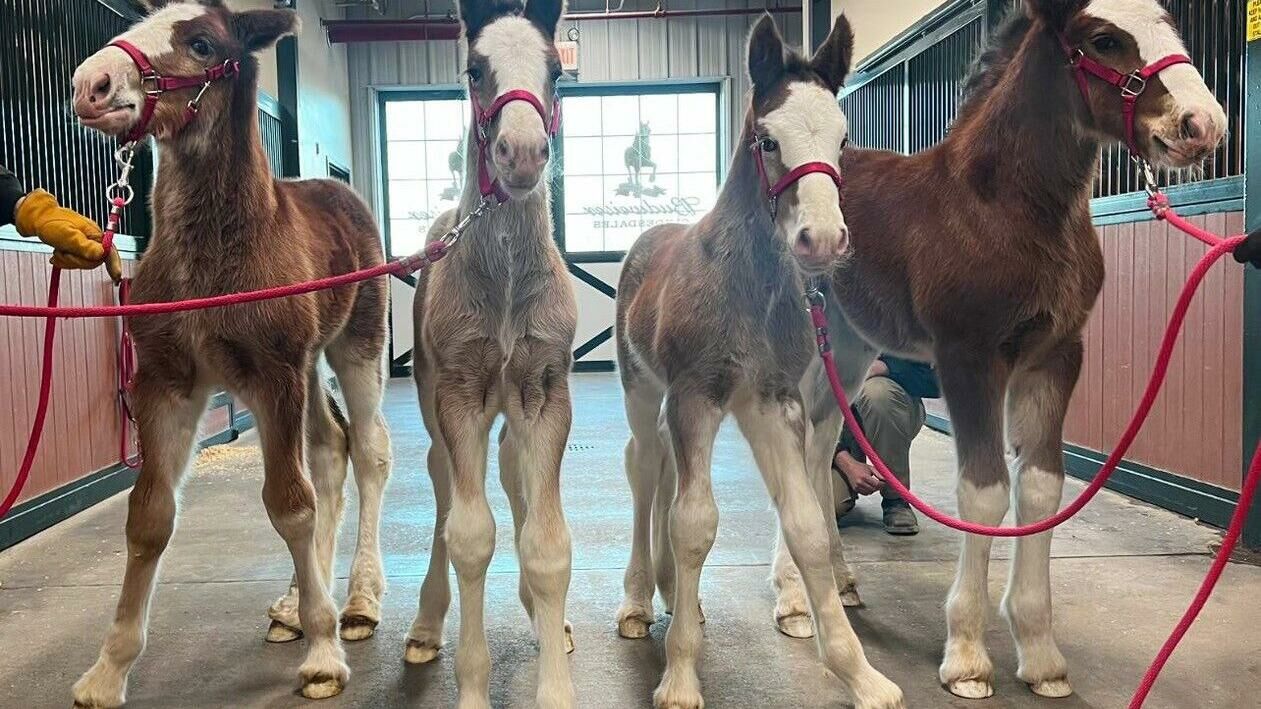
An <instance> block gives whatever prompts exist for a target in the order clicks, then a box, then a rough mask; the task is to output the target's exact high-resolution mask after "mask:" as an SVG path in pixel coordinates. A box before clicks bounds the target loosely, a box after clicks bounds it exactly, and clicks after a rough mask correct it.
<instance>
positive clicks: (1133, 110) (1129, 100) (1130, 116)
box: [1060, 36, 1194, 157]
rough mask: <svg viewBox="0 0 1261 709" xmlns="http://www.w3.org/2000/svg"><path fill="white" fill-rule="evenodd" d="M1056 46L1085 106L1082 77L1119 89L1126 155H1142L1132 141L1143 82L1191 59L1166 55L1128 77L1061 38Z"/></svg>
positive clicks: (1144, 87) (1087, 96)
mask: <svg viewBox="0 0 1261 709" xmlns="http://www.w3.org/2000/svg"><path fill="white" fill-rule="evenodd" d="M1060 44H1061V45H1063V47H1064V51H1065V52H1067V53H1068V63H1069V66H1070V67H1072V68H1073V78H1074V79H1076V80H1077V88H1079V89H1081V95H1082V98H1084V99H1086V105H1087V106H1089V105H1090V81H1089V79H1088V78H1087V77H1086V75H1087V74H1091V75H1093V76H1095V77H1096V78H1098V79H1100V80H1102V81H1104V82H1106V83H1109V84H1112V85H1113V86H1115V87H1117V88H1118V89H1121V101H1122V103H1123V105H1122V108H1121V113H1122V115H1123V116H1124V120H1125V144H1126V145H1127V146H1128V147H1129V149H1130V153H1132V154H1133V155H1134V156H1135V157H1140V156H1141V155H1142V153H1141V151H1139V148H1138V141H1136V140H1135V139H1134V133H1135V125H1134V123H1135V121H1136V120H1137V111H1138V97H1139V96H1142V95H1143V92H1144V91H1146V90H1147V82H1148V80H1150V79H1151V78H1152V77H1153V76H1156V75H1157V74H1159V73H1160V72H1162V71H1164V70H1165V69H1168V68H1169V67H1171V66H1177V65H1179V64H1194V62H1192V61H1191V57H1188V56H1186V55H1185V54H1170V55H1169V56H1167V57H1165V58H1164V59H1161V60H1159V61H1156V62H1153V63H1152V64H1149V65H1147V66H1145V67H1143V68H1142V69H1138V70H1136V71H1134V72H1131V73H1129V74H1122V73H1121V72H1119V71H1117V70H1116V69H1113V68H1112V67H1110V66H1104V65H1103V64H1100V63H1099V62H1097V61H1095V60H1094V59H1092V58H1091V57H1089V56H1087V54H1086V52H1085V51H1083V50H1082V48H1081V47H1076V48H1074V47H1072V46H1071V45H1069V43H1068V40H1066V39H1065V38H1064V37H1063V36H1061V37H1060Z"/></svg>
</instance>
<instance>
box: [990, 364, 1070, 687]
mask: <svg viewBox="0 0 1261 709" xmlns="http://www.w3.org/2000/svg"><path fill="white" fill-rule="evenodd" d="M1081 360H1082V345H1081V342H1080V341H1078V340H1074V341H1071V342H1067V343H1065V344H1063V345H1062V346H1060V347H1058V348H1057V349H1056V350H1055V351H1053V352H1052V353H1051V354H1050V355H1049V356H1047V357H1046V358H1045V359H1043V360H1042V361H1040V362H1037V363H1032V365H1033V366H1029V367H1027V368H1021V369H1019V370H1017V371H1016V373H1015V375H1014V377H1013V379H1012V385H1011V389H1010V390H1009V392H1008V395H1007V407H1008V408H1007V417H1008V418H1007V423H1008V438H1009V442H1010V444H1011V447H1012V449H1013V451H1014V452H1015V454H1016V468H1017V471H1018V472H1017V475H1018V477H1017V480H1016V486H1015V491H1014V493H1015V494H1014V498H1015V504H1016V522H1017V523H1018V524H1030V523H1033V522H1037V521H1040V520H1043V519H1046V518H1047V517H1050V516H1051V515H1053V514H1055V512H1056V511H1057V510H1058V509H1059V506H1060V498H1061V496H1062V494H1063V491H1064V454H1063V449H1062V448H1061V443H1062V440H1063V434H1064V416H1065V415H1066V414H1067V411H1068V401H1069V398H1070V397H1071V396H1072V393H1073V387H1074V386H1075V385H1076V383H1077V376H1078V374H1079V373H1080V371H1081ZM1051 534H1052V533H1051V532H1044V533H1042V534H1038V535H1035V536H1032V537H1021V538H1019V539H1017V540H1016V553H1015V556H1014V557H1013V558H1012V561H1011V577H1010V579H1009V580H1008V583H1007V594H1006V596H1005V597H1004V598H1003V604H1002V609H1003V613H1004V615H1006V616H1007V620H1008V623H1009V624H1010V626H1011V632H1012V636H1013V637H1014V638H1015V640H1016V651H1017V652H1018V654H1019V655H1020V669H1019V670H1018V671H1017V674H1018V675H1019V677H1020V679H1022V680H1024V681H1025V682H1027V683H1028V684H1029V687H1030V688H1031V689H1032V690H1033V692H1034V693H1035V694H1038V695H1041V696H1044V697H1066V696H1068V695H1069V694H1072V692H1073V689H1072V686H1071V685H1069V683H1068V664H1067V663H1066V662H1065V660H1064V656H1063V655H1062V654H1060V650H1059V648H1058V647H1057V646H1056V644H1055V635H1054V634H1053V633H1052V630H1051Z"/></svg>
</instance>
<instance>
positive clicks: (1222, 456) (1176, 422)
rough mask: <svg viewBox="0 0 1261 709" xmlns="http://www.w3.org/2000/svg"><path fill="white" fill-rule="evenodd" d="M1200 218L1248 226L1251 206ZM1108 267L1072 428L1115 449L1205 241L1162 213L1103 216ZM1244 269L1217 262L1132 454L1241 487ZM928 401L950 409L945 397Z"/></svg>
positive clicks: (1068, 435) (1081, 440)
mask: <svg viewBox="0 0 1261 709" xmlns="http://www.w3.org/2000/svg"><path fill="white" fill-rule="evenodd" d="M1191 221H1192V222H1194V223H1196V224H1198V225H1200V226H1206V227H1207V228H1208V229H1209V231H1212V232H1215V233H1219V234H1238V233H1241V232H1242V231H1243V214H1242V213H1238V212H1236V213H1231V214H1214V215H1208V216H1201V217H1192V218H1191ZM1098 231H1099V236H1100V239H1101V243H1102V246H1103V253H1104V260H1105V262H1106V267H1107V278H1106V279H1105V280H1104V286H1103V292H1102V293H1101V294H1100V296H1099V302H1098V303H1096V305H1095V309H1094V312H1093V314H1092V315H1091V319H1090V323H1089V324H1088V326H1087V328H1086V332H1085V344H1086V361H1085V366H1084V367H1083V369H1082V375H1081V379H1080V381H1079V382H1078V384H1077V389H1076V391H1075V392H1074V394H1073V401H1072V405H1071V407H1070V410H1069V415H1068V419H1067V420H1066V421H1065V430H1064V438H1065V440H1066V441H1067V442H1069V443H1075V444H1077V445H1080V446H1083V447H1086V448H1090V449H1093V450H1096V451H1100V452H1103V453H1109V452H1111V451H1112V448H1113V447H1114V446H1115V445H1116V442H1117V440H1118V439H1119V438H1120V437H1121V432H1122V430H1123V429H1124V428H1125V425H1126V424H1127V423H1128V422H1129V419H1130V416H1131V415H1132V414H1133V413H1134V407H1135V406H1136V405H1137V404H1138V401H1139V399H1140V398H1141V397H1142V394H1143V389H1144V387H1145V386H1146V384H1147V379H1148V377H1149V376H1150V375H1151V371H1152V365H1153V363H1154V362H1155V359H1156V351H1157V349H1158V348H1159V346H1160V340H1161V337H1162V336H1163V334H1164V330H1165V326H1166V324H1167V322H1168V320H1169V315H1170V313H1171V312H1172V311H1173V305H1174V302H1175V301H1176V300H1177V298H1178V294H1179V292H1180V291H1181V290H1182V287H1183V284H1184V283H1185V281H1186V277H1187V275H1188V274H1189V273H1190V272H1191V269H1192V267H1193V266H1194V265H1195V262H1196V261H1198V260H1199V258H1200V257H1201V256H1203V255H1204V252H1205V251H1206V250H1207V247H1205V246H1203V245H1202V244H1200V243H1199V242H1198V241H1194V240H1192V239H1190V238H1189V237H1186V236H1184V235H1183V234H1182V233H1181V232H1177V231H1175V230H1173V229H1171V228H1170V227H1169V226H1168V225H1167V224H1165V223H1164V222H1158V221H1144V222H1135V223H1130V224H1118V225H1113V226H1104V227H1099V229H1098ZM1242 334H1243V269H1241V268H1240V267H1239V265H1238V264H1236V263H1235V262H1234V261H1233V260H1231V259H1230V258H1229V257H1228V258H1226V259H1224V260H1223V261H1221V262H1218V264H1217V265H1216V266H1214V267H1213V269H1212V270H1211V271H1210V272H1209V274H1208V276H1207V278H1205V280H1204V285H1203V286H1202V287H1201V290H1200V294H1199V295H1198V296H1197V297H1196V299H1195V301H1194V302H1193V303H1192V305H1191V309H1190V311H1189V312H1188V313H1187V321H1186V327H1185V330H1184V331H1183V334H1182V337H1181V338H1180V339H1179V341H1178V346H1177V348H1176V350H1175V351H1174V356H1173V360H1172V361H1171V363H1170V367H1169V378H1168V380H1167V382H1166V384H1165V388H1164V390H1163V391H1162V393H1161V395H1160V398H1159V399H1157V401H1156V405H1155V406H1154V407H1153V408H1152V412H1151V415H1150V416H1149V418H1148V421H1147V425H1146V426H1145V427H1144V428H1143V432H1142V433H1141V434H1140V435H1139V437H1138V438H1137V439H1136V440H1135V442H1134V445H1133V446H1132V447H1131V448H1130V452H1129V454H1128V455H1127V456H1126V458H1127V459H1129V460H1132V461H1135V462H1138V463H1142V464H1144V465H1147V466H1150V467H1152V468H1157V469H1159V470H1165V471H1168V472H1172V473H1176V474H1178V475H1181V476H1184V477H1188V478H1192V479H1194V480H1199V481H1201V482H1205V483H1209V484H1211V485H1217V486H1219V487H1223V488H1227V489H1231V490H1238V489H1239V486H1240V484H1241V483H1242V477H1243V473H1242V471H1243V460H1242V456H1243V398H1242V397H1243V341H1242ZM928 408H929V410H930V411H931V412H932V413H935V414H937V415H940V416H943V417H944V416H945V415H946V411H945V408H946V407H945V406H944V404H943V403H942V402H929V405H928Z"/></svg>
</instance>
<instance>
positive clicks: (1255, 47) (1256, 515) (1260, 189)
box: [1241, 30, 1261, 547]
mask: <svg viewBox="0 0 1261 709" xmlns="http://www.w3.org/2000/svg"><path fill="white" fill-rule="evenodd" d="M1241 31H1242V30H1241ZM1244 82H1245V85H1244V91H1245V92H1246V94H1245V96H1246V98H1245V101H1244V113H1245V115H1247V116H1252V117H1253V119H1252V125H1253V126H1256V125H1257V124H1256V120H1257V119H1256V117H1258V116H1261V40H1256V41H1253V42H1249V43H1248V53H1247V71H1246V72H1245V73H1244ZM1244 140H1245V143H1244V161H1245V162H1244V176H1245V180H1246V186H1245V187H1244V195H1245V197H1244V202H1245V207H1244V223H1245V224H1246V226H1247V231H1248V232H1252V231H1255V230H1257V229H1261V130H1254V131H1249V132H1248V134H1247V135H1246V136H1245V137H1244ZM1243 313H1244V314H1243V329H1244V331H1243V460H1244V466H1245V468H1244V470H1245V472H1246V470H1247V465H1248V464H1249V463H1250V462H1251V461H1252V455H1253V451H1255V450H1256V447H1257V445H1258V444H1261V271H1259V270H1257V269H1255V268H1251V267H1249V268H1247V269H1246V270H1245V271H1244V311H1243ZM1244 543H1245V544H1247V545H1248V546H1250V547H1261V500H1258V501H1257V503H1255V504H1254V505H1253V506H1252V510H1251V511H1250V512H1249V514H1248V524H1247V526H1246V527H1245V529H1244Z"/></svg>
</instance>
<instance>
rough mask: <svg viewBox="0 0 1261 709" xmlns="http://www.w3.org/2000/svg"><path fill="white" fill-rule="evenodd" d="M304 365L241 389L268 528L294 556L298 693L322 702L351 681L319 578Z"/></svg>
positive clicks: (265, 374)
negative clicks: (301, 646)
mask: <svg viewBox="0 0 1261 709" xmlns="http://www.w3.org/2000/svg"><path fill="white" fill-rule="evenodd" d="M308 366H309V365H308V364H307V363H306V362H302V363H300V364H299V366H296V367H291V368H286V369H283V370H282V369H275V370H264V371H260V372H258V373H257V374H256V375H255V377H254V378H253V380H252V381H250V382H249V383H248V384H247V386H246V387H245V389H246V391H245V393H246V395H247V397H248V399H247V403H249V404H250V408H251V410H253V411H254V414H255V416H257V417H258V430H259V438H260V440H261V442H262V448H263V472H264V481H263V503H264V504H265V505H266V507H267V515H268V517H270V518H271V522H272V526H274V527H275V528H276V531H277V532H278V533H279V534H280V537H281V538H282V539H284V540H285V544H286V545H287V546H288V547H289V553H290V555H292V557H293V566H294V571H295V573H296V575H297V579H298V594H299V597H300V598H301V603H300V604H299V606H298V616H299V620H300V621H301V624H302V630H303V633H304V634H305V635H306V637H307V640H308V643H309V644H308V650H307V657H306V661H304V662H303V663H302V667H300V668H299V670H298V673H299V676H300V677H301V678H302V685H303V686H302V694H303V696H305V697H306V698H308V699H323V698H325V697H331V696H334V695H336V694H339V693H341V691H342V689H343V688H344V687H345V686H346V682H347V680H349V678H350V668H349V667H347V666H346V656H345V653H344V652H343V651H342V647H341V642H340V641H339V640H338V638H337V615H336V612H335V610H334V606H333V599H332V597H331V596H330V595H329V592H328V587H327V586H326V585H325V584H324V579H323V578H321V575H320V564H319V559H318V557H317V555H316V547H315V525H316V508H315V489H314V487H313V486H312V485H311V483H310V481H308V480H307V479H306V477H305V476H304V475H303V471H302V458H303V451H302V438H301V436H302V431H303V427H304V419H305V407H304V404H305V403H306V388H307V376H308V372H309V369H308Z"/></svg>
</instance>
